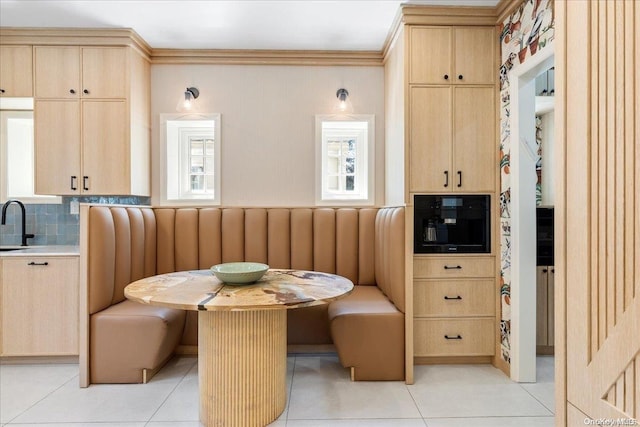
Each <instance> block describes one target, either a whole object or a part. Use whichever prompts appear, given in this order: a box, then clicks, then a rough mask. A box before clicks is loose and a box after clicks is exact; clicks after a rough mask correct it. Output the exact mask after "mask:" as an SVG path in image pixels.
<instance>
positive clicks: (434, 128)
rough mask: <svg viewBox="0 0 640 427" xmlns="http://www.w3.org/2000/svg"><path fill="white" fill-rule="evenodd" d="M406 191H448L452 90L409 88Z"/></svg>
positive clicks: (449, 180)
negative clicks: (407, 186) (407, 185)
mask: <svg viewBox="0 0 640 427" xmlns="http://www.w3.org/2000/svg"><path fill="white" fill-rule="evenodd" d="M410 96H411V110H410V111H411V112H410V120H411V122H410V126H409V128H410V140H409V162H410V163H409V174H410V178H409V191H411V192H428V191H449V189H450V188H451V186H452V185H451V184H452V176H451V173H452V171H451V167H450V165H451V149H452V147H451V88H450V87H448V86H444V87H443V86H439V87H413V88H411V94H410Z"/></svg>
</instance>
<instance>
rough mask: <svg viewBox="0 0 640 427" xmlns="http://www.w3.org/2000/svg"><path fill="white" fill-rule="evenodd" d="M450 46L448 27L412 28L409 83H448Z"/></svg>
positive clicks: (450, 78)
mask: <svg viewBox="0 0 640 427" xmlns="http://www.w3.org/2000/svg"><path fill="white" fill-rule="evenodd" d="M451 46H452V43H451V28H449V27H412V28H411V51H410V69H409V70H410V71H409V83H431V84H448V83H450V82H451V81H452V74H451V73H452V65H451V60H452V55H451Z"/></svg>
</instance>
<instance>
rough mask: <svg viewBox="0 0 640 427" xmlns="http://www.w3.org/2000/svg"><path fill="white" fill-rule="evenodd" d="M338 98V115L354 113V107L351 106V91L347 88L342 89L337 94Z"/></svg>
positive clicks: (335, 109)
mask: <svg viewBox="0 0 640 427" xmlns="http://www.w3.org/2000/svg"><path fill="white" fill-rule="evenodd" d="M336 98H338V103H337V104H336V106H335V108H334V111H335V112H336V113H338V114H346V113H352V112H353V105H351V101H350V100H349V91H348V90H346V89H345V88H340V89H338V91H337V92H336Z"/></svg>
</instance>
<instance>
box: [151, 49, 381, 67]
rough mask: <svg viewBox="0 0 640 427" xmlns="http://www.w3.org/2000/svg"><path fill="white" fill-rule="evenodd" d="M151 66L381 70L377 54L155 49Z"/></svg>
mask: <svg viewBox="0 0 640 427" xmlns="http://www.w3.org/2000/svg"><path fill="white" fill-rule="evenodd" d="M151 63H152V64H238V65H326V66H331V65H350V66H372V65H373V66H380V65H382V53H381V52H378V51H346V50H345V51H342V50H340V51H319V50H245V49H242V50H227V49H153V50H152V51H151Z"/></svg>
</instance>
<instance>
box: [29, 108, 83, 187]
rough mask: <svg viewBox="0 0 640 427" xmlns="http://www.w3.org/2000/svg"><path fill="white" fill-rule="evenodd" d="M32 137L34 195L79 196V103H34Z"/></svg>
mask: <svg viewBox="0 0 640 427" xmlns="http://www.w3.org/2000/svg"><path fill="white" fill-rule="evenodd" d="M34 134H35V141H36V143H35V191H36V193H37V194H56V195H73V194H80V185H81V182H80V181H81V174H80V101H71V100H70V101H53V100H51V101H50V100H36V102H35V106H34ZM74 177H75V178H74Z"/></svg>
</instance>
